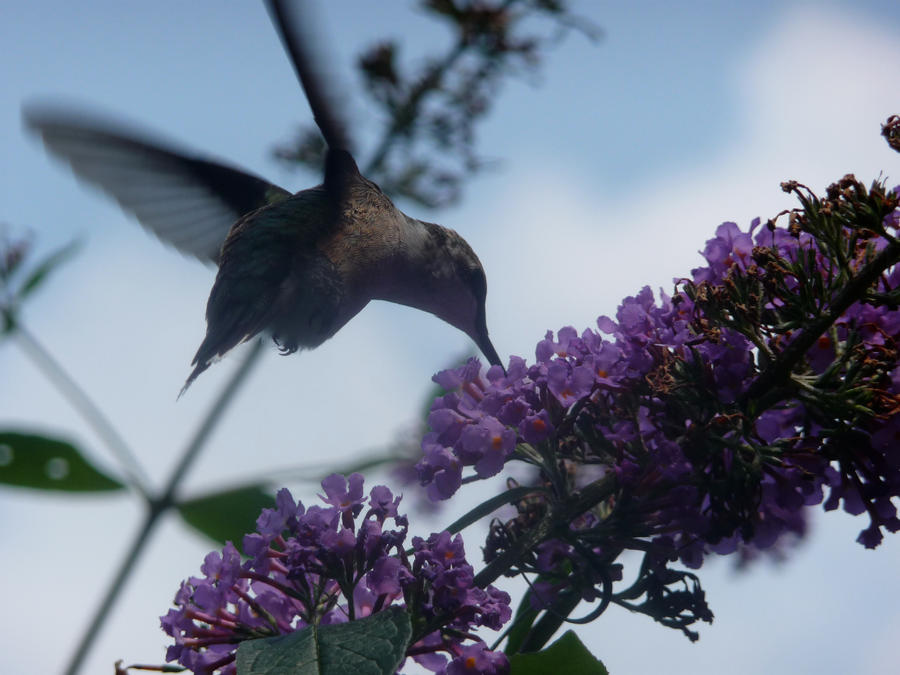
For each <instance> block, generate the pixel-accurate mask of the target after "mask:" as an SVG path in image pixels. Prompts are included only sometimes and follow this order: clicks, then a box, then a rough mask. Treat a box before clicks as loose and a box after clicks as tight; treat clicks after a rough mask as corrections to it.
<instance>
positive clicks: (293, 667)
mask: <svg viewBox="0 0 900 675" xmlns="http://www.w3.org/2000/svg"><path fill="white" fill-rule="evenodd" d="M411 635H412V626H411V625H410V621H409V615H408V614H407V613H406V610H404V609H402V608H400V607H388V608H387V609H385V610H384V611H382V612H378V613H376V614H373V615H371V616H368V617H366V618H364V619H359V620H357V621H350V622H348V623H341V624H333V625H330V626H310V627H308V628H304V629H303V630H301V631H297V632H296V633H289V634H288V635H280V636H278V637H273V638H265V639H262V640H248V641H246V642H242V643H241V644H240V645H239V646H238V650H237V660H236V662H235V663H236V665H237V674H238V675H349V674H350V673H353V674H354V675H393V674H394V673H395V672H397V668H398V667H399V666H400V663H401V662H402V661H403V659H404V657H405V656H406V647H407V644H408V642H409V639H410V637H411Z"/></svg>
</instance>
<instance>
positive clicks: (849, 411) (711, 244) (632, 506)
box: [417, 202, 900, 568]
mask: <svg viewBox="0 0 900 675" xmlns="http://www.w3.org/2000/svg"><path fill="white" fill-rule="evenodd" d="M894 203H895V202H894ZM838 206H839V205H838ZM838 206H835V207H834V208H835V209H837V208H838ZM891 208H893V207H891ZM897 214H898V212H897V211H893V212H892V213H890V214H889V215H888V217H886V218H885V219H884V225H885V226H886V227H893V228H896V226H897V218H898V215H897ZM759 224H760V223H759V220H758V219H757V220H755V221H754V222H753V224H752V225H751V227H750V229H749V231H746V232H745V231H742V230H741V229H740V228H739V227H738V226H737V225H735V224H734V223H724V224H723V225H721V226H720V227H719V228H718V229H717V231H716V236H715V237H714V238H713V239H710V240H709V241H708V242H707V244H706V248H705V250H704V251H703V255H704V257H705V258H706V262H707V264H706V266H704V267H701V268H698V269H695V270H693V274H692V277H693V278H692V279H691V280H681V282H679V283H680V288H678V289H677V290H676V292H675V295H674V296H672V297H669V296H667V295H665V294H662V293H661V297H660V299H659V301H656V300H654V297H653V293H652V292H651V290H650V289H649V288H646V287H645V288H644V289H642V290H641V292H640V293H638V294H637V295H636V296H634V297H629V298H626V299H625V300H624V301H623V303H622V304H621V305H620V307H619V308H618V311H617V314H616V318H615V320H613V319H610V318H608V317H600V319H598V321H597V328H598V329H599V330H592V329H587V330H585V331H583V332H582V333H580V334H579V333H577V332H576V331H575V329H573V328H571V327H566V328H563V329H561V330H560V331H559V333H558V334H556V335H555V336H554V334H553V333H552V332H548V333H547V335H546V336H545V338H544V339H543V340H541V341H540V342H539V343H538V345H537V348H536V354H535V356H536V359H535V363H534V364H533V365H531V366H528V365H527V364H526V362H525V361H524V360H523V359H522V358H519V357H515V356H514V357H512V358H511V359H510V363H509V368H508V369H507V370H506V372H505V373H504V371H503V369H501V368H500V367H498V366H494V367H492V368H490V369H488V370H487V371H486V372H482V370H481V368H480V365H479V363H478V362H477V361H476V360H474V359H473V360H470V361H469V362H468V363H467V364H465V365H464V366H462V367H460V368H456V369H452V370H446V371H443V372H441V373H439V374H437V375H436V376H435V378H434V380H435V382H437V383H438V384H440V385H441V386H442V387H443V388H444V389H445V390H446V392H447V393H445V394H444V395H443V396H440V397H439V398H437V399H436V400H435V402H434V404H433V406H432V409H431V413H430V416H429V420H428V421H429V425H430V429H431V431H430V432H429V433H428V434H426V436H425V437H424V439H423V441H422V450H423V457H422V459H421V461H420V462H419V464H418V465H417V470H418V472H419V477H420V480H421V482H422V484H423V485H425V486H426V487H427V490H428V494H429V496H430V497H431V498H432V499H435V500H438V499H446V498H448V497H450V496H451V495H453V494H454V493H455V492H456V491H457V490H458V489H459V488H460V486H461V484H462V482H463V471H464V469H465V468H466V467H472V468H473V470H474V474H475V476H477V477H478V478H485V477H488V476H492V475H495V474H497V473H499V472H500V471H501V470H502V468H503V466H504V464H505V462H507V461H509V460H511V459H519V460H524V461H526V462H529V463H532V464H535V465H537V466H539V468H540V469H541V472H542V481H543V482H545V483H546V484H552V485H553V486H554V489H555V490H556V491H557V494H556V498H558V499H563V498H564V497H565V495H564V494H558V493H559V492H560V488H559V481H558V480H556V481H554V480H552V479H551V477H550V474H552V473H553V472H554V471H558V466H559V465H561V464H562V465H565V466H566V471H567V472H568V473H569V474H571V475H574V476H577V475H579V473H580V472H582V471H583V470H586V469H589V470H591V471H593V472H594V473H595V474H596V473H597V472H599V474H600V475H601V476H607V477H608V476H615V480H616V483H617V488H616V490H615V493H614V494H613V495H612V496H611V497H610V498H609V499H608V500H607V502H606V503H605V504H603V505H602V508H603V511H604V517H603V518H602V519H601V521H600V522H599V523H593V522H592V523H591V525H590V527H589V528H588V529H589V530H590V534H591V537H592V539H591V541H594V542H596V541H597V537H598V536H599V535H598V533H603V536H604V537H605V541H606V543H607V544H608V545H609V546H610V547H612V548H615V547H616V546H619V547H621V548H629V547H632V546H633V545H634V544H635V542H638V540H640V541H642V542H644V543H641V544H640V547H642V550H650V549H648V548H647V546H650V547H651V548H652V550H654V551H657V552H659V554H660V555H661V556H662V557H663V558H665V557H675V556H677V557H679V558H680V559H681V560H682V562H683V563H684V564H686V565H688V566H689V567H694V568H696V567H699V566H700V565H701V564H702V561H703V558H704V556H705V555H706V554H708V553H709V552H715V553H719V554H725V553H731V552H734V551H738V550H741V551H745V550H747V547H750V548H751V549H757V550H763V549H769V548H770V547H773V546H776V545H777V544H780V543H783V541H784V539H785V537H786V535H792V536H800V535H802V534H803V533H804V532H805V512H806V509H805V507H807V506H810V505H814V504H819V503H822V502H823V500H825V508H826V509H833V508H836V507H837V506H838V504H839V503H840V502H843V507H844V509H845V510H846V511H847V512H849V513H852V514H859V513H862V512H867V513H868V515H869V517H870V521H871V524H870V526H869V527H868V528H866V529H865V530H864V531H863V532H862V534H861V535H860V538H859V540H858V541H860V543H862V544H864V545H865V546H867V547H874V546H876V545H877V544H878V543H879V542H880V541H881V538H882V534H881V528H885V529H887V530H889V531H892V532H893V531H897V529H900V520H898V519H897V515H896V508H895V505H894V503H893V499H894V498H896V497H898V496H900V444H898V441H900V415H898V414H897V412H898V411H900V367H898V345H900V312H898V311H897V309H896V308H895V304H896V301H894V300H891V299H890V298H891V297H892V296H891V293H894V294H896V293H897V289H898V286H900V266H898V265H892V266H890V267H889V268H887V269H886V270H885V271H884V273H883V274H881V275H880V276H879V277H878V281H877V282H876V283H875V284H874V285H873V287H872V289H871V291H870V295H869V296H867V297H866V298H865V301H862V300H860V301H858V302H855V303H853V304H851V305H850V306H849V308H848V309H846V311H844V312H843V313H842V315H841V316H840V318H839V319H838V320H837V321H836V322H834V323H833V324H832V326H831V327H830V328H828V329H827V330H825V332H824V333H823V334H822V335H821V336H820V337H819V338H818V339H817V340H815V341H814V342H813V344H812V347H811V348H810V349H809V350H808V351H807V353H806V354H805V357H803V358H801V360H800V362H799V363H798V364H794V367H793V369H792V370H791V372H790V373H786V374H784V377H783V378H782V379H781V380H779V381H778V386H777V387H775V386H774V385H773V387H772V390H771V391H767V392H766V394H768V395H769V397H767V398H762V397H757V398H750V397H749V396H750V393H751V385H752V383H753V382H754V381H756V379H757V378H759V377H760V375H761V374H762V373H763V371H764V370H765V367H766V365H767V364H768V363H771V362H772V361H773V360H775V359H777V357H778V356H779V355H780V354H781V353H782V352H783V351H784V350H785V348H786V347H787V346H788V345H790V343H791V342H792V341H793V340H794V339H795V338H796V337H797V336H798V334H799V333H800V332H802V329H803V327H804V325H806V324H807V323H808V322H810V321H812V320H813V319H815V318H816V316H817V313H824V312H825V309H823V308H827V306H828V303H829V302H830V301H831V300H832V299H833V298H834V297H837V296H838V294H839V291H840V289H841V288H842V287H841V283H846V279H847V278H849V275H852V274H855V273H856V272H857V271H859V270H860V269H862V267H863V266H864V265H865V264H866V263H867V262H869V261H871V259H872V257H873V256H874V255H875V254H876V253H877V252H878V251H880V250H883V249H884V248H885V246H886V245H887V241H888V236H887V235H885V236H884V237H877V236H875V232H873V231H871V230H867V231H862V232H860V231H850V230H849V228H848V229H846V231H845V232H844V233H843V237H838V238H837V240H838V242H839V244H838V245H841V244H840V242H842V241H843V240H844V238H846V241H847V242H850V243H849V244H848V247H849V251H843V252H841V253H837V254H833V252H832V251H830V250H829V248H828V245H826V244H823V242H822V241H821V240H819V239H817V238H816V237H814V236H812V235H811V234H809V233H808V232H803V231H800V230H798V229H797V228H795V227H792V228H791V229H784V228H780V227H775V226H774V223H769V225H768V226H767V227H764V228H759ZM835 259H838V260H843V261H845V264H844V265H843V267H841V265H839V264H836V263H835ZM810 289H812V291H811V290H810ZM813 291H815V292H816V293H818V295H817V296H814V295H813ZM879 293H880V294H881V297H884V298H886V299H885V300H884V301H882V302H878V301H877V297H878V296H875V295H872V294H879ZM810 297H812V302H810V300H809V299H810ZM873 297H876V300H873ZM804 300H806V302H807V304H806V305H803V304H802V301H804ZM892 303H894V304H893V305H892ZM810 304H811V305H812V306H813V308H814V310H815V311H814V310H811V309H810V308H809V305H810ZM601 333H604V334H606V335H608V336H609V337H602V336H601ZM802 356H803V355H802V353H801V357H802ZM548 458H550V459H549V460H548ZM554 465H555V466H556V467H557V468H554ZM575 489H576V486H575V485H574V484H573V485H571V486H570V494H574V492H575ZM826 489H827V490H829V491H830V492H829V495H828V497H827V499H826V497H825V490H826ZM563 548H564V549H565V550H569V549H566V548H565V547H563ZM588 548H592V547H588ZM560 550H561V549H560V548H559V546H558V545H553V547H548V548H547V552H548V554H549V553H550V552H556V553H557V554H558V552H559V551H560ZM567 555H568V557H569V558H571V557H572V555H571V551H570V553H568V554H567ZM547 557H548V558H553V557H554V556H552V555H548V556H547ZM556 557H557V558H558V557H559V556H558V555H557V556H556ZM548 566H549V564H548Z"/></svg>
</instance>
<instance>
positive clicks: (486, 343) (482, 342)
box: [475, 330, 506, 373]
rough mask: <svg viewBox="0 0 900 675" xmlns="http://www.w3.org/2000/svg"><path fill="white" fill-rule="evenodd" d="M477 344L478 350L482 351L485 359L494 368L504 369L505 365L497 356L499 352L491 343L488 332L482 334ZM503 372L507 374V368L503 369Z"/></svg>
mask: <svg viewBox="0 0 900 675" xmlns="http://www.w3.org/2000/svg"><path fill="white" fill-rule="evenodd" d="M475 344H477V345H478V348H479V349H480V350H481V353H482V354H484V356H485V358H486V359H487V360H488V363H490V364H491V365H492V366H500V367H501V368H503V363H502V362H501V361H500V356H499V355H498V354H497V350H496V349H494V345H493V343H492V342H491V338H489V337H488V334H487V330H484V332H482V333H481V335H479V336H478V338H477V339H476V340H475ZM503 372H504V373H505V372H506V368H503Z"/></svg>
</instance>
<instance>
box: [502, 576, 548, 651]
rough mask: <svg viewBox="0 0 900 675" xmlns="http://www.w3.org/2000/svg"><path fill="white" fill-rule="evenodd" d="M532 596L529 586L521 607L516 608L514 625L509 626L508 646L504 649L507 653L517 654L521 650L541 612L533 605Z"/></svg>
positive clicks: (520, 604) (520, 603)
mask: <svg viewBox="0 0 900 675" xmlns="http://www.w3.org/2000/svg"><path fill="white" fill-rule="evenodd" d="M531 596H532V591H531V588H529V589H528V590H527V591H526V592H525V595H523V596H522V600H521V601H520V602H519V607H518V608H517V609H516V616H515V617H514V618H513V622H512V625H511V626H510V628H509V633H508V634H507V636H506V647H505V648H504V650H503V651H505V652H506V653H507V654H515V653H516V652H517V651H519V649H520V648H521V647H522V643H523V642H525V638H527V637H528V633H529V632H530V631H531V627H532V626H533V625H534V620H535V619H537V616H538V614H539V613H540V612H539V610H537V609H535V608H534V607H532V606H531Z"/></svg>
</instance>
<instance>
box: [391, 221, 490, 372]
mask: <svg viewBox="0 0 900 675" xmlns="http://www.w3.org/2000/svg"><path fill="white" fill-rule="evenodd" d="M418 222H420V223H421V225H422V226H423V227H424V231H425V233H426V242H425V245H424V249H423V252H422V256H423V258H424V259H425V260H424V264H423V266H422V267H423V272H424V274H423V275H422V276H423V278H422V283H421V285H420V286H418V288H417V289H416V291H415V292H416V293H417V294H418V295H419V297H418V298H417V299H418V301H419V302H417V303H415V306H418V307H419V308H420V309H424V310H426V311H428V312H431V313H432V314H434V315H435V316H437V317H439V318H441V319H443V320H444V321H446V322H447V323H449V324H450V325H452V326H455V327H456V328H458V329H460V330H461V331H462V332H464V333H465V334H466V335H468V336H469V337H470V338H472V340H473V341H474V342H475V344H476V345H478V348H479V349H480V350H481V352H482V354H484V356H485V358H487V360H488V362H490V363H491V365H502V364H501V362H500V357H499V355H498V354H497V350H496V349H494V345H493V344H492V343H491V339H490V337H489V335H488V329H487V315H486V311H485V310H486V307H485V302H486V299H487V278H486V276H485V273H484V268H483V267H482V266H481V261H480V260H479V259H478V256H477V255H475V251H473V250H472V247H471V246H469V244H468V243H467V242H466V240H465V239H463V238H462V237H461V236H459V234H457V233H456V232H454V231H453V230H450V229H448V228H445V227H442V226H440V225H435V224H433V223H424V222H421V221H418ZM407 304H413V303H407Z"/></svg>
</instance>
